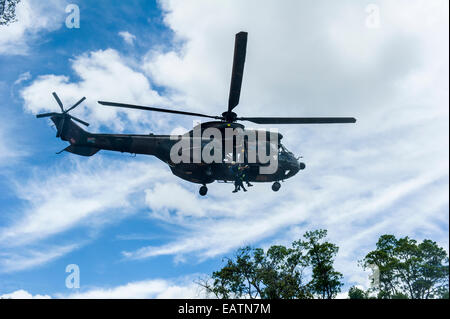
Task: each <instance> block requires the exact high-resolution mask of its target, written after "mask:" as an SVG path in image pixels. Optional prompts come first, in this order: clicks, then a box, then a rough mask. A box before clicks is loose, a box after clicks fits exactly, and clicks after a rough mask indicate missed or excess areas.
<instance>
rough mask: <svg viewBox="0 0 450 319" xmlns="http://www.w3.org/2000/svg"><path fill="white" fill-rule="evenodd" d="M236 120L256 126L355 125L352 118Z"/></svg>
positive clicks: (241, 118)
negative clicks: (255, 124)
mask: <svg viewBox="0 0 450 319" xmlns="http://www.w3.org/2000/svg"><path fill="white" fill-rule="evenodd" d="M238 120H241V121H250V122H253V123H257V124H333V123H355V122H356V119H355V118H354V117H240V118H238Z"/></svg>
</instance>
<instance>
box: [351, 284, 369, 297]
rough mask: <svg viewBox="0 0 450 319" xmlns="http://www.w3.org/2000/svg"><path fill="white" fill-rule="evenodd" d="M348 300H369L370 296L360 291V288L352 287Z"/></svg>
mask: <svg viewBox="0 0 450 319" xmlns="http://www.w3.org/2000/svg"><path fill="white" fill-rule="evenodd" d="M348 298H349V299H368V298H369V294H368V292H366V291H364V290H362V289H359V288H358V287H355V286H352V287H350V289H349V290H348Z"/></svg>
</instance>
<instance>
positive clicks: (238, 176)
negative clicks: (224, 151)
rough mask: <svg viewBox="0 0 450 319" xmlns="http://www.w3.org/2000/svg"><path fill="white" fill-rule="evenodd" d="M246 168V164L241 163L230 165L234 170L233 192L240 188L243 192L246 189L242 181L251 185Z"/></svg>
mask: <svg viewBox="0 0 450 319" xmlns="http://www.w3.org/2000/svg"><path fill="white" fill-rule="evenodd" d="M248 168H249V167H248V165H242V164H236V165H234V166H233V167H232V169H233V170H234V171H233V172H234V174H235V180H234V190H233V193H236V192H238V191H239V190H240V189H241V188H242V190H243V191H244V192H246V191H247V190H246V189H245V187H244V181H245V182H246V183H247V185H248V186H253V185H252V184H250V182H249V181H248V174H247V171H248Z"/></svg>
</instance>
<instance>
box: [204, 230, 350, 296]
mask: <svg viewBox="0 0 450 319" xmlns="http://www.w3.org/2000/svg"><path fill="white" fill-rule="evenodd" d="M325 237H326V231H323V230H319V231H314V232H308V233H306V234H305V236H304V238H305V240H298V241H294V242H293V243H292V245H291V247H285V246H281V245H276V246H271V247H270V248H269V249H267V251H264V250H263V249H261V248H251V247H244V248H240V249H238V250H237V252H236V254H235V256H234V258H233V259H230V258H228V259H227V261H226V264H225V266H224V267H223V268H222V269H220V270H218V271H215V272H213V274H212V276H211V278H208V279H206V280H203V281H202V282H199V284H200V285H201V286H203V287H204V288H205V289H206V291H207V292H209V293H213V294H214V295H215V296H216V297H218V298H263V299H266V298H270V299H294V298H295V299H306V298H314V297H320V298H333V297H335V295H336V293H337V292H339V291H340V287H341V286H342V283H341V282H340V280H341V278H342V275H341V274H340V273H338V272H336V271H335V270H334V268H333V258H334V257H335V255H336V253H337V250H338V249H337V246H335V245H333V244H331V243H329V242H326V241H324V238H325ZM305 273H309V274H310V277H312V278H311V280H310V281H309V282H306V280H305Z"/></svg>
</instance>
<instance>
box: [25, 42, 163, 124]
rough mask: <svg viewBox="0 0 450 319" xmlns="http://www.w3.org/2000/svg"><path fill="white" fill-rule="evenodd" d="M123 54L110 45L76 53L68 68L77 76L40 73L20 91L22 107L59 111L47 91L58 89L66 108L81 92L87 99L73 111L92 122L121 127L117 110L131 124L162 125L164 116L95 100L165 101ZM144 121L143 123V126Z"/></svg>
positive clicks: (142, 102)
mask: <svg viewBox="0 0 450 319" xmlns="http://www.w3.org/2000/svg"><path fill="white" fill-rule="evenodd" d="M128 62H129V61H127V59H126V58H124V57H122V56H120V54H119V53H118V52H117V51H116V50H113V49H107V50H99V51H95V52H90V53H86V54H83V55H81V56H78V57H76V58H75V59H74V60H72V68H73V70H74V71H75V73H76V74H77V75H78V76H79V77H80V78H81V80H80V81H77V82H74V81H71V80H70V79H69V77H67V76H65V75H54V74H48V75H41V76H39V77H37V79H36V80H34V81H33V82H32V83H31V84H30V85H29V86H27V87H25V88H24V89H23V90H22V91H21V96H22V98H23V99H24V101H25V104H24V107H25V109H26V110H27V111H30V112H32V113H33V114H35V113H39V112H43V111H59V107H58V105H57V104H56V102H55V100H54V98H53V96H52V95H51V93H52V92H53V91H55V92H56V93H58V95H59V97H60V99H61V101H62V102H63V104H64V105H65V106H66V108H68V107H70V106H71V105H73V104H74V103H75V102H77V101H78V100H79V99H80V98H81V97H82V96H86V97H87V99H86V101H85V102H84V103H82V104H81V105H80V106H78V107H77V108H76V109H75V110H74V111H73V113H74V114H78V115H76V116H80V117H81V118H84V119H85V120H86V121H88V122H90V123H92V124H93V127H94V129H95V128H98V126H99V125H106V126H108V127H113V128H114V129H115V130H123V129H124V123H123V121H122V120H121V118H120V117H119V116H118V114H119V113H123V114H126V115H127V119H128V120H130V121H131V122H132V123H133V124H134V126H138V123H139V124H141V125H143V127H142V128H141V129H144V128H145V129H148V127H152V128H156V127H166V126H167V121H165V120H164V119H165V117H164V116H161V115H159V114H156V115H155V114H148V113H146V112H142V111H136V110H126V109H119V108H113V107H106V106H102V105H100V104H98V103H97V101H98V100H107V101H108V100H109V101H121V102H124V103H131V104H133V103H135V104H144V105H165V104H166V103H167V101H166V100H165V99H164V98H163V97H161V96H160V95H159V94H158V92H156V91H155V90H153V89H152V87H151V85H150V82H149V81H148V79H147V78H146V77H145V76H144V75H143V74H142V73H141V72H139V71H135V70H134V69H133V68H132V67H131V64H132V63H131V62H130V63H128ZM144 124H145V126H144Z"/></svg>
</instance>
